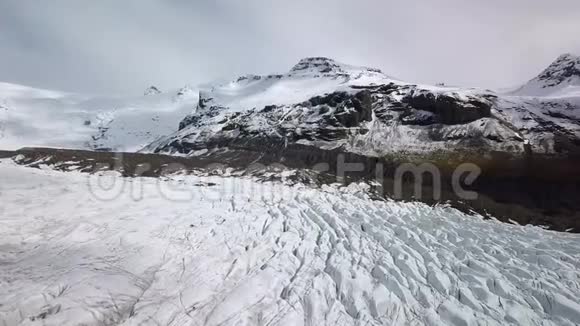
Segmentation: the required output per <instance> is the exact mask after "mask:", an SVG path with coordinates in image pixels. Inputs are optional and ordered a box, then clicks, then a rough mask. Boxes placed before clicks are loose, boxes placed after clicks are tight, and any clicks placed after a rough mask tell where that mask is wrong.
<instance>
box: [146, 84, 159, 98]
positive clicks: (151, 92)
mask: <svg viewBox="0 0 580 326" xmlns="http://www.w3.org/2000/svg"><path fill="white" fill-rule="evenodd" d="M157 94H161V91H160V90H159V89H158V88H157V87H155V86H149V87H148V88H147V89H146V90H145V92H143V95H145V96H149V95H157Z"/></svg>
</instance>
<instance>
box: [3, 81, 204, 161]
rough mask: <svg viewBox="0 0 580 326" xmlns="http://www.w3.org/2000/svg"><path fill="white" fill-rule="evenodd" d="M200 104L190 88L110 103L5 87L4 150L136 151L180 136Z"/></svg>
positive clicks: (110, 101)
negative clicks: (184, 121)
mask: <svg viewBox="0 0 580 326" xmlns="http://www.w3.org/2000/svg"><path fill="white" fill-rule="evenodd" d="M184 90H186V91H184ZM197 100H198V93H197V92H196V91H193V90H190V89H186V88H184V89H183V90H181V91H179V92H169V93H164V94H153V93H151V94H149V95H148V96H143V97H137V98H106V97H88V96H82V95H76V94H69V93H63V92H56V91H49V90H40V89H34V88H29V87H25V86H20V85H13V84H7V83H0V149H3V150H11V149H18V148H21V147H25V146H49V147H65V148H77V149H110V150H117V151H137V150H139V149H141V148H142V147H143V146H145V145H147V144H149V143H151V142H152V141H154V140H156V139H158V138H159V137H161V136H164V135H167V134H170V133H172V132H175V131H176V130H177V128H178V125H179V121H180V120H181V119H183V117H184V116H186V115H187V114H189V113H190V112H191V111H192V110H193V109H194V108H195V105H196V104H197Z"/></svg>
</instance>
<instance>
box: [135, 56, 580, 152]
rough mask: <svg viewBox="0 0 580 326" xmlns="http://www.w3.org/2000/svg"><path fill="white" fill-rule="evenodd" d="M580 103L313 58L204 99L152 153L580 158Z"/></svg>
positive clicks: (150, 148) (227, 86) (249, 78)
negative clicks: (265, 150)
mask: <svg viewBox="0 0 580 326" xmlns="http://www.w3.org/2000/svg"><path fill="white" fill-rule="evenodd" d="M561 65H562V66H563V67H568V66H567V65H566V64H561ZM559 76H561V77H562V78H563V77H564V76H565V74H564V73H562V74H559ZM570 78H572V77H570ZM578 99H580V95H577V94H574V93H570V94H568V96H565V95H564V94H560V96H559V97H558V98H555V97H527V96H515V95H512V94H510V95H502V94H497V93H494V92H492V91H489V90H483V89H475V88H457V87H444V86H429V85H417V84H412V83H407V82H403V81H400V80H396V79H393V78H391V77H389V76H388V75H385V74H383V73H382V72H381V71H380V70H377V69H371V68H366V67H355V66H350V65H346V64H341V63H339V62H336V61H334V60H332V59H328V58H307V59H303V60H301V61H300V62H299V63H298V64H297V65H296V66H295V67H293V68H292V69H291V70H290V71H289V72H288V73H286V74H281V75H268V76H254V75H250V76H244V77H241V78H239V79H237V80H234V81H231V82H229V83H223V84H219V85H214V87H212V88H210V89H208V90H206V91H202V92H200V99H199V103H198V106H197V109H196V110H195V112H194V113H193V114H191V115H189V116H187V117H186V118H185V119H184V120H183V121H182V122H181V123H180V130H179V131H178V132H176V133H174V134H172V135H170V136H168V137H166V138H164V139H160V140H159V141H156V142H154V143H152V144H151V145H149V146H148V147H147V148H145V151H150V152H163V153H180V154H188V153H195V152H196V151H198V150H200V149H207V148H224V147H230V146H234V145H236V144H237V145H239V144H244V146H246V147H248V146H250V147H251V146H254V145H255V146H254V147H255V148H256V149H258V148H259V146H263V144H278V145H282V146H287V145H288V144H302V145H308V146H312V147H314V148H321V149H340V150H343V151H347V152H352V153H357V154H361V155H365V156H372V157H383V156H385V155H393V154H420V155H424V154H425V153H433V152H441V151H443V152H456V151H464V152H475V153H485V152H492V151H499V152H507V153H512V154H515V155H525V154H526V153H529V152H530V151H532V152H534V153H542V154H561V155H570V154H572V155H576V154H577V153H580V141H579V139H580V101H578ZM252 144H254V145H252Z"/></svg>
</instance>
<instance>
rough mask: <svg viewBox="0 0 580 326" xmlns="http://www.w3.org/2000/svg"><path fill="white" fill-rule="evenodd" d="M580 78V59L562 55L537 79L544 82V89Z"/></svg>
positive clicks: (575, 56)
mask: <svg viewBox="0 0 580 326" xmlns="http://www.w3.org/2000/svg"><path fill="white" fill-rule="evenodd" d="M577 78H580V57H579V56H577V55H573V54H570V53H565V54H562V55H560V56H559V57H558V58H557V59H556V60H555V61H554V62H552V64H551V65H550V66H548V68H546V69H545V70H544V71H542V73H541V74H540V75H538V77H536V79H537V80H538V81H542V82H544V85H543V88H547V87H553V86H557V85H560V84H562V83H571V82H573V81H574V80H572V79H577Z"/></svg>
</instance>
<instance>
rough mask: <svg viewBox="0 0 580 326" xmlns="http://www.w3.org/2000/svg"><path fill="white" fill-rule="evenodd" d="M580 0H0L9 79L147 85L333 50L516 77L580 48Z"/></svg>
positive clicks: (2, 57)
mask: <svg viewBox="0 0 580 326" xmlns="http://www.w3.org/2000/svg"><path fill="white" fill-rule="evenodd" d="M578 31H580V1H579V0H550V1H547V0H481V1H476V0H406V1H404V0H397V1H391V0H350V1H346V0H287V1H282V0H279V1H278V0H260V1H258V0H207V1H203V0H197V1H194V0H191V1H186V0H98V1H78V0H68V1H65V0H50V1H44V0H42V1H34V0H0V81H4V82H13V83H20V84H25V85H30V86H36V87H44V88H51V89H59V90H66V91H78V92H84V93H115V94H137V93H142V92H143V90H144V89H145V88H146V87H147V86H148V85H150V84H153V85H156V86H158V87H160V88H162V89H167V88H179V87H181V86H183V85H185V84H192V85H196V84H198V83H202V82H207V81H210V80H212V79H217V78H224V77H230V76H235V75H240V74H246V73H273V72H284V71H287V70H288V69H289V68H290V67H291V66H292V65H294V64H295V63H296V62H297V61H298V60H299V59H300V58H302V57H307V56H328V57H332V58H335V59H337V60H339V61H342V62H345V63H350V64H359V65H366V66H373V67H377V68H381V69H382V70H383V71H384V72H385V73H387V74H389V75H392V76H396V77H398V78H400V79H404V80H408V81H415V82H429V83H434V82H446V83H447V84H460V85H466V86H481V87H508V86H513V85H517V84H520V83H523V82H525V81H526V80H528V79H530V78H532V77H534V76H535V75H536V74H537V73H539V72H540V71H541V70H542V69H543V68H545V66H547V65H548V64H549V63H550V62H551V61H553V60H554V59H555V58H556V57H557V56H558V55H559V54H561V53H565V52H571V53H576V54H580V34H579V32H578Z"/></svg>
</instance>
